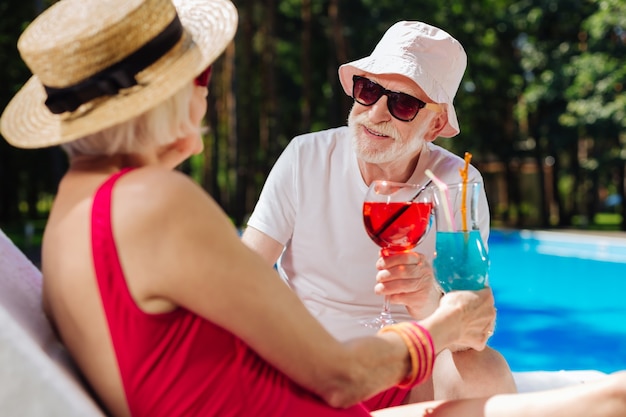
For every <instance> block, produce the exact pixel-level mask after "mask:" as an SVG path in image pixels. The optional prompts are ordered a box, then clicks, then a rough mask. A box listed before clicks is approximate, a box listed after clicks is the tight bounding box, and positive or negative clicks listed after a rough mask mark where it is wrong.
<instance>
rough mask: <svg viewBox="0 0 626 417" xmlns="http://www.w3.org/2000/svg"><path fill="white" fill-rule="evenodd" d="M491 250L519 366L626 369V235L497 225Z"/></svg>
mask: <svg viewBox="0 0 626 417" xmlns="http://www.w3.org/2000/svg"><path fill="white" fill-rule="evenodd" d="M489 257H490V259H491V268H490V272H489V282H490V285H491V287H492V288H493V292H494V295H495V297H496V307H497V308H498V322H497V327H496V332H495V334H494V335H493V337H492V338H491V340H490V342H489V345H490V346H492V347H493V348H495V349H497V350H498V351H500V352H501V353H502V354H503V355H504V356H505V357H506V359H507V360H508V362H509V365H510V366H511V369H512V370H513V371H532V370H563V369H564V370H587V369H595V370H599V371H602V372H613V371H617V370H620V369H626V238H619V237H614V236H609V237H604V236H590V235H584V234H569V233H558V232H530V231H521V232H517V231H516V232H505V231H492V235H491V236H490V238H489Z"/></svg>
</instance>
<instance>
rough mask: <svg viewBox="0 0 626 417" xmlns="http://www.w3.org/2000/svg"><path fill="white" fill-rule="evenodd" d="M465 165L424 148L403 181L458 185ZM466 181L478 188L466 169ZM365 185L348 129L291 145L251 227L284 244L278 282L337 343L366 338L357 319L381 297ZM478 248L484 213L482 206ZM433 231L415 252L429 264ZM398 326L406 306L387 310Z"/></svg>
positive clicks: (374, 311) (475, 175) (370, 314)
mask: <svg viewBox="0 0 626 417" xmlns="http://www.w3.org/2000/svg"><path fill="white" fill-rule="evenodd" d="M464 164H465V162H464V160H463V159H462V158H460V157H458V156H456V155H454V154H453V153H451V152H449V151H447V150H445V149H444V148H442V147H440V146H437V145H433V144H432V143H428V144H426V145H425V146H424V148H423V150H422V152H421V154H420V157H419V161H418V163H417V167H416V169H415V172H414V174H413V175H412V176H411V178H410V179H409V180H408V181H407V182H411V183H417V184H424V183H425V182H426V181H427V180H428V177H427V176H426V175H425V174H424V171H425V170H426V169H427V168H429V169H430V170H431V171H433V173H434V174H435V175H436V176H438V177H439V178H441V179H442V180H443V181H445V182H448V183H456V182H460V176H459V168H463V167H464ZM469 181H480V182H482V177H481V175H480V173H479V172H478V170H477V169H475V168H474V167H472V166H470V170H469ZM366 192H367V185H366V184H365V182H364V181H363V179H362V177H361V173H360V171H359V168H358V165H357V160H356V155H355V153H354V151H353V149H352V141H351V138H350V131H349V129H348V128H347V127H340V128H336V129H330V130H325V131H321V132H315V133H309V134H305V135H301V136H298V137H296V138H294V139H293V140H292V141H291V142H290V143H289V145H288V146H287V147H286V148H285V150H284V152H283V153H282V155H281V156H280V158H279V159H278V161H277V162H276V164H275V165H274V167H273V168H272V171H271V172H270V174H269V176H268V178H267V181H266V183H265V185H264V187H263V190H262V192H261V196H260V197H259V201H258V202H257V205H256V207H255V209H254V212H253V213H252V216H251V217H250V219H249V221H248V226H252V227H254V228H255V229H258V230H260V231H261V232H263V233H265V234H267V235H268V236H270V237H272V238H273V239H275V240H277V241H278V242H280V243H282V244H283V245H285V250H284V252H283V254H282V255H281V257H280V259H279V260H278V263H277V269H278V271H279V273H280V274H281V276H282V277H283V279H285V281H286V282H287V283H288V284H289V285H290V287H291V288H292V289H293V290H294V291H295V292H296V293H297V294H298V296H299V297H300V298H301V299H302V301H303V302H304V304H305V305H306V306H307V308H308V309H309V310H310V311H311V313H313V315H314V316H316V317H317V318H318V319H319V320H320V321H321V323H322V324H323V325H324V326H325V327H326V328H327V329H328V330H329V331H330V332H331V333H332V334H333V335H334V336H335V337H337V338H338V339H340V340H345V339H348V338H352V337H356V336H360V335H366V334H371V333H373V332H374V331H373V330H372V329H368V328H366V327H364V326H362V325H361V324H360V323H359V320H361V319H366V318H374V317H376V316H377V315H378V313H379V312H380V310H381V307H382V303H383V297H382V296H379V295H376V294H375V293H374V285H375V283H376V282H375V277H376V273H377V270H376V267H375V263H376V260H377V259H378V257H379V250H380V247H379V246H377V245H376V244H375V243H374V242H373V241H372V240H371V239H370V238H369V236H368V235H367V232H366V231H365V228H364V226H363V216H362V206H363V198H364V197H365V193H366ZM479 216H480V221H479V223H480V225H481V230H484V231H485V232H484V234H483V236H482V237H483V241H484V242H485V244H486V242H487V237H488V233H489V209H488V206H487V199H486V196H485V193H484V190H483V192H482V196H481V201H480V204H479ZM434 239H435V231H434V227H431V230H430V232H429V233H428V234H427V236H426V237H425V238H424V239H423V241H422V243H421V244H420V245H418V246H417V247H416V248H415V251H417V252H421V253H424V254H427V255H429V256H430V257H431V258H432V254H433V251H434V243H435V240H434ZM392 312H393V314H394V317H395V318H397V319H405V320H408V319H410V316H409V315H408V313H407V311H406V309H405V308H404V306H399V305H394V306H392Z"/></svg>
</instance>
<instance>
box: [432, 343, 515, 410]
mask: <svg viewBox="0 0 626 417" xmlns="http://www.w3.org/2000/svg"><path fill="white" fill-rule="evenodd" d="M439 359H442V360H441V362H440V363H439V364H438V365H439V366H438V367H437V365H436V369H435V371H436V373H435V375H434V376H433V385H434V393H435V399H454V398H470V397H483V396H491V395H495V394H503V393H513V392H516V391H517V387H516V386H515V380H514V379H513V375H512V374H511V369H510V368H509V365H508V363H507V362H506V360H505V359H504V357H503V356H502V355H501V354H500V353H499V352H497V351H495V350H493V349H491V348H486V349H485V350H483V351H480V352H478V351H475V350H473V349H468V350H460V351H457V352H454V353H450V352H449V351H444V352H442V353H441V354H440V357H438V360H439Z"/></svg>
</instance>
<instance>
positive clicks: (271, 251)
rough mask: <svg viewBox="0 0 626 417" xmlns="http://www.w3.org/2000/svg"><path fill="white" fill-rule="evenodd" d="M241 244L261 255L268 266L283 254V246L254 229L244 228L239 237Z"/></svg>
mask: <svg viewBox="0 0 626 417" xmlns="http://www.w3.org/2000/svg"><path fill="white" fill-rule="evenodd" d="M241 240H242V241H243V243H244V244H245V245H246V246H248V247H249V248H250V249H252V250H253V251H255V252H256V253H258V254H259V255H261V257H262V258H263V259H265V261H267V263H268V264H269V265H272V266H273V265H274V264H275V263H276V261H277V260H278V257H279V256H280V254H281V253H282V252H283V249H284V246H283V245H282V244H281V243H280V242H278V241H276V240H274V239H272V238H271V237H269V236H268V235H266V234H265V233H263V232H261V231H260V230H258V229H255V228H254V227H250V226H248V227H246V230H244V232H243V236H242V237H241Z"/></svg>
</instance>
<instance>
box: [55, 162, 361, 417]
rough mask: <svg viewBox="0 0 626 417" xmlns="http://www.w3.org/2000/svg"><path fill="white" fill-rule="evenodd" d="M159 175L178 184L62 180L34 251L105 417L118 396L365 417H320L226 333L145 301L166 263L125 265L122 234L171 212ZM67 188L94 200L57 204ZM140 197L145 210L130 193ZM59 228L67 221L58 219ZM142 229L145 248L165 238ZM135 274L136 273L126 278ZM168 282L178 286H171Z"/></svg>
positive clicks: (73, 198) (144, 175)
mask: <svg viewBox="0 0 626 417" xmlns="http://www.w3.org/2000/svg"><path fill="white" fill-rule="evenodd" d="M169 175H172V176H175V177H178V176H179V174H177V173H168V172H160V171H159V170H158V169H157V168H141V169H137V170H121V171H120V172H118V173H115V174H113V175H112V176H111V177H110V178H108V179H107V178H106V176H105V177H104V178H103V177H102V176H101V175H86V174H85V173H84V172H81V171H78V172H75V173H74V174H71V173H70V175H68V177H67V178H66V180H65V181H67V183H66V182H65V181H64V183H63V184H62V187H61V189H60V191H59V197H58V200H57V203H58V204H55V208H54V212H53V215H52V216H51V218H50V222H51V224H50V225H49V229H48V232H47V233H46V237H45V242H44V260H43V261H44V264H46V269H45V271H44V273H45V274H48V275H47V276H46V280H47V284H46V290H45V299H46V301H47V304H48V306H49V308H50V311H51V313H52V316H53V319H54V320H55V321H56V322H57V323H58V324H59V330H60V333H61V335H62V337H63V339H64V340H65V341H66V343H67V344H68V347H69V349H70V351H71V352H72V354H73V355H74V356H75V357H76V359H77V361H78V362H79V365H80V366H81V367H82V369H83V370H84V372H85V375H86V377H87V378H88V380H89V381H92V382H93V383H95V384H98V385H99V386H97V387H95V388H96V390H97V391H98V392H99V393H101V394H102V393H105V394H106V396H103V398H102V399H103V401H104V402H105V404H106V405H108V406H110V408H111V411H113V412H114V413H115V414H116V415H122V414H121V413H128V411H127V410H114V408H115V405H114V404H120V399H123V398H125V400H126V401H127V402H128V405H129V409H130V411H132V413H133V415H150V416H159V415H163V416H171V415H220V416H228V415H233V416H235V415H240V414H241V413H242V412H244V410H245V412H246V413H252V414H254V415H258V416H261V415H264V414H265V415H268V416H278V415H282V414H283V413H287V414H291V413H293V412H295V411H298V412H300V413H301V414H300V415H306V414H307V413H310V414H311V415H313V414H315V413H317V412H319V411H320V410H325V411H327V412H330V413H335V412H336V413H338V415H367V414H366V413H365V411H364V409H362V408H361V407H360V406H358V407H354V408H353V409H352V410H337V411H332V410H328V407H327V406H326V405H325V404H324V403H323V402H322V401H321V400H320V399H319V398H316V397H314V396H312V395H311V394H309V393H306V392H305V391H304V390H302V389H300V388H299V387H297V386H296V385H295V384H293V382H291V381H289V380H288V378H286V377H285V376H284V375H283V374H282V373H280V372H278V371H277V370H276V369H275V368H274V367H273V366H271V365H269V364H268V363H267V362H266V361H264V360H263V359H261V358H260V357H259V356H258V355H257V354H256V353H254V352H253V351H252V350H250V348H249V347H248V346H247V345H246V344H245V343H243V342H242V341H241V340H239V339H238V338H236V337H235V336H233V335H232V333H230V332H228V331H226V330H224V329H223V328H222V327H220V326H217V325H215V324H213V323H212V322H210V321H208V320H205V319H204V318H202V317H200V316H198V315H197V314H194V313H192V312H190V311H188V310H187V309H184V308H176V306H175V305H174V304H173V303H171V302H170V301H169V300H168V299H167V297H163V296H154V294H157V293H158V292H159V290H158V288H159V282H161V281H164V280H167V278H166V277H163V276H161V275H160V273H159V270H158V269H154V268H153V267H152V266H151V265H153V264H154V263H155V262H154V258H153V257H154V256H156V257H158V258H160V259H163V258H166V257H168V256H167V255H166V254H165V253H154V252H153V250H156V248H152V249H150V248H140V250H139V251H138V252H136V253H134V255H133V256H132V257H129V256H128V254H127V253H126V252H125V249H124V248H130V247H135V246H140V243H139V242H138V241H137V240H136V239H133V236H136V234H135V232H136V231H135V230H134V229H137V228H139V229H141V228H143V227H145V226H143V225H142V223H144V222H146V221H151V218H152V216H154V215H155V213H157V212H160V213H162V214H163V215H164V213H170V214H172V211H174V210H176V207H177V206H176V205H172V206H170V205H167V206H166V207H161V208H159V206H160V204H159V203H158V202H159V201H164V200H163V198H165V197H164V196H167V195H168V194H170V192H169V190H170V187H171V186H172V183H171V182H170V181H168V177H169ZM179 179H180V178H175V179H174V181H173V183H176V185H178V186H177V187H176V189H177V190H180V189H181V188H184V187H182V186H181V184H180V183H178V180H179ZM118 180H119V183H118V184H116V181H118ZM78 182H82V183H84V185H85V186H84V187H80V186H78ZM100 182H102V183H103V185H102V186H100ZM70 183H72V184H71V185H72V189H74V190H76V189H79V190H84V192H85V193H88V192H90V191H91V190H92V189H94V184H97V185H96V186H95V189H97V192H95V198H94V199H93V200H92V199H91V198H89V197H87V194H84V195H78V194H76V193H73V194H67V195H66V194H65V193H64V191H65V188H64V187H65V185H70ZM150 183H152V184H156V183H158V184H160V187H158V188H156V187H155V188H152V187H150V186H148V184H150ZM150 189H151V192H150V193H149V194H151V195H152V196H153V198H152V200H151V201H150V199H149V198H148V197H149V196H148V195H146V194H143V193H142V191H141V190H144V191H146V190H150ZM131 194H133V195H134V197H133V198H131V197H130V195H131ZM128 200H131V202H130V203H127V201H128ZM138 201H139V202H140V204H139V205H136V203H137V202H138ZM173 201H176V202H178V201H180V200H177V199H175V198H173ZM92 207H93V209H92ZM178 207H180V205H178ZM70 215H71V216H70ZM68 218H73V219H74V220H73V222H71V223H70V222H67V221H65V220H64V219H68ZM151 224H152V225H153V229H154V232H153V233H152V237H151V239H152V241H153V242H158V240H159V238H161V240H169V239H171V236H169V235H168V233H167V230H159V223H154V222H151ZM64 236H68V237H69V238H68V239H66V238H64ZM142 239H143V238H142ZM140 240H141V239H140ZM157 246H161V245H160V244H158V243H157ZM166 246H168V245H166ZM174 246H175V244H174ZM92 249H93V255H92V253H91V250H92ZM68 254H71V255H68ZM122 255H124V256H122ZM131 259H132V260H131ZM171 260H172V259H170V261H171ZM125 261H126V262H125ZM157 263H158V262H157ZM140 270H143V271H146V272H145V273H143V274H141V273H135V272H127V271H140ZM181 273H184V268H181ZM147 275H150V277H149V278H151V279H149V278H148V276H147ZM207 279H212V277H209V276H207ZM180 283H181V285H184V278H183V277H181V278H180ZM77 291H78V292H79V294H80V296H77ZM151 294H152V295H151ZM206 302H207V303H211V302H212V297H211V294H206ZM105 316H106V318H105ZM107 326H108V328H107ZM104 341H107V342H106V343H105V342H104ZM94 356H95V357H97V358H99V360H94ZM117 369H119V370H120V371H119V373H118V372H117V371H116V370H117ZM103 376H105V377H103ZM122 386H123V387H124V388H123V389H122ZM120 396H122V397H121V398H120ZM116 397H117V398H116ZM122 402H124V401H122ZM111 405H113V406H111Z"/></svg>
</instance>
